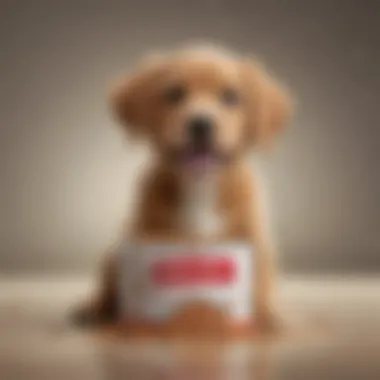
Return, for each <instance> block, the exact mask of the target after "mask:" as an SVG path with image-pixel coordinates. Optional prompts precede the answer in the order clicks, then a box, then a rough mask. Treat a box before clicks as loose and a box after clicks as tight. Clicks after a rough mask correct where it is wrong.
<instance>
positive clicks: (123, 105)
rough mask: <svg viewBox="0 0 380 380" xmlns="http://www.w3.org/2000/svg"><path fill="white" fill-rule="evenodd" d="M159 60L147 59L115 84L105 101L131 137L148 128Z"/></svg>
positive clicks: (150, 121) (140, 134)
mask: <svg viewBox="0 0 380 380" xmlns="http://www.w3.org/2000/svg"><path fill="white" fill-rule="evenodd" d="M160 63H161V60H159V58H158V57H157V56H155V57H153V58H152V57H149V59H148V60H146V61H145V62H143V64H142V65H141V66H140V68H139V69H138V70H136V72H135V73H132V74H130V75H129V76H126V77H125V78H123V79H121V80H119V81H118V84H117V85H116V86H114V88H113V89H112V90H111V93H110V97H109V102H110V106H111V109H112V112H113V113H114V115H115V116H116V118H117V119H118V121H119V122H120V123H121V124H122V125H123V126H124V127H125V128H126V129H127V131H128V132H130V133H131V135H132V136H134V137H141V136H145V135H146V132H147V131H148V129H149V127H150V126H151V125H152V122H153V121H152V117H154V110H153V108H154V106H155V99H154V96H155V93H154V88H155V82H156V81H157V78H159V77H160V74H161V73H162V68H163V67H162V64H160Z"/></svg>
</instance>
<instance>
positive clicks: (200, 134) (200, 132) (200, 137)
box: [188, 116, 213, 146]
mask: <svg viewBox="0 0 380 380" xmlns="http://www.w3.org/2000/svg"><path fill="white" fill-rule="evenodd" d="M188 127H189V135H190V136H189V137H190V140H191V142H192V143H193V144H195V145H202V146H205V145H206V146H207V145H208V144H210V143H211V137H212V127H213V123H212V120H211V119H210V118H208V117H206V116H197V117H194V118H192V119H191V120H190V121H189V125H188Z"/></svg>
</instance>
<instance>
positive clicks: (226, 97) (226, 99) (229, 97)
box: [221, 88, 240, 106]
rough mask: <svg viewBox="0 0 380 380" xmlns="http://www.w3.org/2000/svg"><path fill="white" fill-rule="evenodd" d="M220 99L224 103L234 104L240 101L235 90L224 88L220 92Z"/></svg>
mask: <svg viewBox="0 0 380 380" xmlns="http://www.w3.org/2000/svg"><path fill="white" fill-rule="evenodd" d="M221 100H222V102H223V103H224V104H227V105H231V106H234V105H236V104H238V103H239V102H240V95H239V93H238V92H237V91H236V90H234V89H232V88H226V89H225V90H223V91H222V93H221Z"/></svg>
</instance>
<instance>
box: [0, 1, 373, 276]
mask: <svg viewBox="0 0 380 380" xmlns="http://www.w3.org/2000/svg"><path fill="white" fill-rule="evenodd" d="M343 4H344V5H343ZM376 4H377V2H375V1H370V0H368V1H349V0H346V1H340V0H333V1H312V0H298V1H297V0H287V1H281V0H278V1H274V0H266V1H264V0H262V1H254V0H252V1H249V0H246V1H244V0H234V1H232V0H230V1H227V0H202V1H200V0H192V1H184V0H160V1H153V0H151V1H143V0H141V1H110V0H109V1H105V0H104V1H95V0H94V1H85V0H76V1H74V0H67V1H48V0H33V1H22V0H19V1H10V0H9V1H2V3H1V12H0V46H1V55H0V86H1V87H0V88H1V91H0V100H1V102H0V104H1V106H0V113H1V114H0V128H1V131H0V149H1V150H0V181H1V186H0V207H1V210H0V243H1V251H0V271H3V272H6V273H9V272H11V271H12V272H13V271H54V272H83V271H88V270H89V269H91V268H92V267H93V265H94V264H95V262H96V260H97V258H98V256H99V255H100V253H101V252H102V250H103V249H104V248H105V247H107V245H108V244H109V243H111V242H112V240H113V238H114V237H115V236H116V232H117V228H118V226H119V224H120V219H121V217H122V216H123V214H124V212H125V210H127V209H128V206H129V205H130V204H131V199H132V198H131V197H130V193H131V189H132V187H131V186H132V185H131V183H133V179H134V177H135V174H136V172H137V171H138V169H139V163H140V161H141V160H140V157H137V158H136V154H137V153H136V149H135V148H133V147H131V146H129V145H128V144H125V142H124V141H123V139H122V134H121V133H120V131H119V130H118V129H117V128H115V125H114V124H113V122H112V121H111V120H110V117H109V114H108V110H107V108H106V103H105V95H106V88H107V86H108V83H109V81H110V79H112V78H114V77H115V76H117V75H118V74H119V73H120V72H123V71H125V70H127V69H128V67H130V65H131V63H132V62H133V61H134V60H135V59H136V58H138V57H139V56H140V55H141V54H142V53H144V52H146V51H149V50H150V49H152V48H153V49H156V48H160V47H166V46H171V45H173V44H174V45H176V44H178V43H182V42H185V41H188V40H192V39H204V38H206V39H208V40H210V39H211V40H213V39H215V40H216V41H218V42H221V43H222V44H225V45H227V46H229V47H232V48H233V49H236V50H238V51H241V52H254V53H256V54H257V55H259V56H261V57H262V58H263V59H264V61H266V62H267V63H268V65H269V66H270V67H272V69H273V70H274V71H275V72H277V74H278V76H279V77H280V78H282V79H283V80H285V82H287V83H288V84H289V85H290V86H291V87H292V88H293V90H294V92H295V94H296V95H297V97H298V99H299V110H298V114H297V117H296V120H295V122H294V124H293V128H292V129H291V130H290V131H289V134H288V135H287V137H286V139H285V141H284V142H283V143H282V145H281V146H280V147H279V149H278V150H277V152H276V153H275V154H274V155H273V156H272V157H271V158H270V159H268V160H266V162H265V164H264V166H265V168H266V169H267V170H268V174H269V188H270V193H271V196H272V209H273V211H274V216H273V222H274V229H275V231H276V236H277V240H278V244H279V246H280V248H281V251H282V253H283V262H284V265H285V267H286V268H287V269H288V270H289V271H334V272H338V271H343V270H351V271H352V270H354V271H357V270H361V271H367V270H371V271H378V270H379V269H380V254H379V253H380V252H379V250H380V240H379V238H378V235H379V227H380V207H379V206H380V204H379V203H380V202H379V196H380V171H379V170H378V167H377V165H378V162H379V158H380V153H379V149H378V148H379V138H380V126H379V122H380V116H379V115H380V113H379V110H378V108H379V104H378V102H379V98H380V75H379V67H380V65H379V64H380V53H379V35H380V22H379V21H380V20H379V11H380V6H379V5H376Z"/></svg>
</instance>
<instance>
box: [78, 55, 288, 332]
mask: <svg viewBox="0 0 380 380" xmlns="http://www.w3.org/2000/svg"><path fill="white" fill-rule="evenodd" d="M110 101H111V106H112V109H113V111H114V113H115V114H116V116H117V118H118V120H119V121H120V123H121V124H122V125H123V126H124V128H125V129H126V130H128V131H129V132H130V133H131V134H132V135H133V136H138V137H140V138H143V139H145V140H146V141H147V142H149V144H150V145H151V147H152V149H153V151H154V153H155V154H156V158H155V160H156V161H155V165H154V167H153V168H152V169H151V170H150V172H149V173H147V174H146V176H145V178H144V181H143V183H142V189H141V192H140V199H139V201H140V203H139V207H138V209H137V212H136V215H135V217H134V219H133V221H134V222H133V225H132V231H130V234H131V235H130V238H132V239H133V238H140V237H144V238H157V239H162V240H168V239H172V238H173V237H175V238H181V239H218V240H220V239H234V240H236V239H245V240H247V239H248V240H249V241H250V242H251V243H252V244H253V246H254V247H255V250H256V252H257V263H258V265H257V277H256V278H257V284H255V285H256V289H257V292H256V299H255V304H256V310H257V312H258V321H259V326H260V327H261V328H262V329H266V328H271V327H274V326H275V313H274V310H275V308H274V306H275V305H274V304H273V290H274V280H275V276H276V274H275V262H274V255H273V249H272V246H271V242H270V240H269V236H268V234H267V232H266V226H265V223H264V219H263V215H262V212H261V199H260V196H259V192H258V187H257V179H256V178H255V174H254V173H253V170H252V168H251V167H250V165H249V164H248V163H247V156H248V153H249V152H250V150H251V149H260V148H263V147H268V146H270V145H271V144H272V142H273V141H274V139H275V138H276V137H277V136H278V135H279V134H280V132H282V130H283V128H284V127H285V124H286V122H287V121H288V119H289V117H290V114H291V106H290V102H289V98H288V95H287V94H286V93H285V92H284V90H283V89H282V88H281V87H280V85H279V84H278V83H277V82H275V81H274V79H273V78H272V77H271V76H269V74H268V73H267V72H266V71H265V70H264V69H263V68H262V67H261V66H259V65H258V64H257V63H256V62H253V61H250V60H248V59H247V60H245V59H242V58H239V57H236V56H234V55H232V54H230V53H227V52H225V51H221V50H217V49H214V48H195V49H187V50H183V51H177V52H174V53H169V54H166V55H162V56H159V57H155V58H154V59H151V60H148V61H147V62H145V63H143V64H142V65H141V66H140V67H139V68H138V69H137V70H136V72H134V73H132V74H131V75H130V76H128V77H126V78H125V79H124V80H122V81H120V83H119V85H118V86H117V88H115V89H114V91H113V92H112V94H111V100H110ZM124 238H125V236H122V239H124ZM114 263H115V260H114V255H113V254H112V252H111V253H110V255H109V256H108V257H107V259H106V263H105V265H104V267H103V270H102V272H103V273H102V278H101V290H100V292H99V294H97V296H96V297H95V300H94V302H93V303H91V305H90V306H89V307H88V308H87V309H86V310H85V313H84V314H82V317H83V316H86V317H87V318H88V317H95V316H96V317H101V318H105V317H107V318H111V319H112V318H114V317H115V314H116V311H117V306H118V305H117V297H116V273H115V264H114Z"/></svg>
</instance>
